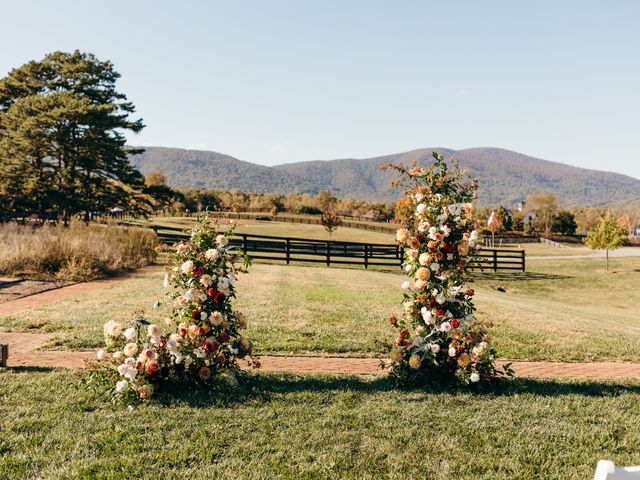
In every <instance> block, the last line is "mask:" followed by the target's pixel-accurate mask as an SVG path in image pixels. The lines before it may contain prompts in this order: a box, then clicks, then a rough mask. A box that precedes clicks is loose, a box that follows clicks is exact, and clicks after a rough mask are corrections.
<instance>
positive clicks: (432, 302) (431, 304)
mask: <svg viewBox="0 0 640 480" xmlns="http://www.w3.org/2000/svg"><path fill="white" fill-rule="evenodd" d="M438 306H440V304H439V303H438V302H437V300H436V299H435V298H432V299H431V300H429V308H435V307H438Z"/></svg>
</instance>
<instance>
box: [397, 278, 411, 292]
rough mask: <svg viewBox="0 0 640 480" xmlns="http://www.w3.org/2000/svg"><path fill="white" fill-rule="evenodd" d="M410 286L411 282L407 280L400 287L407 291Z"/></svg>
mask: <svg viewBox="0 0 640 480" xmlns="http://www.w3.org/2000/svg"><path fill="white" fill-rule="evenodd" d="M410 285H411V283H410V282H409V280H405V281H404V282H402V285H400V288H402V289H403V290H407V289H408V288H409V286H410Z"/></svg>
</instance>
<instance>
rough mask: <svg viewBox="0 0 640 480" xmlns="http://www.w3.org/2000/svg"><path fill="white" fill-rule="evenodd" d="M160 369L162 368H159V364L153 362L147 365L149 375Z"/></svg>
mask: <svg viewBox="0 0 640 480" xmlns="http://www.w3.org/2000/svg"><path fill="white" fill-rule="evenodd" d="M158 368H160V367H159V366H158V364H157V363H156V362H151V363H149V364H147V372H149V373H154V372H156V371H158Z"/></svg>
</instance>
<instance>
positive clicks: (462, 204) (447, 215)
mask: <svg viewBox="0 0 640 480" xmlns="http://www.w3.org/2000/svg"><path fill="white" fill-rule="evenodd" d="M433 157H434V159H435V161H434V163H433V164H432V165H431V166H430V167H429V168H421V167H419V166H417V165H414V166H413V167H412V168H406V167H404V166H401V165H386V166H385V168H391V169H394V170H396V171H397V172H399V174H400V179H399V180H397V181H395V182H394V184H395V185H400V184H402V185H404V186H405V187H406V190H405V193H406V194H407V199H406V200H405V205H407V204H410V205H411V209H410V212H411V214H410V215H407V216H405V220H404V225H403V226H402V228H400V229H399V230H398V231H397V234H396V240H397V241H398V243H399V244H401V245H402V246H403V247H404V249H405V252H404V261H403V268H404V271H405V272H406V274H407V275H408V276H409V277H410V280H407V281H405V282H404V283H403V285H402V288H403V289H404V290H405V293H404V302H403V307H404V314H403V316H402V317H401V318H400V319H398V318H397V317H395V316H394V317H391V318H390V319H389V322H390V323H391V325H393V326H394V327H396V328H397V329H398V330H399V335H398V337H397V338H396V340H395V345H394V347H393V348H392V350H391V354H390V356H391V361H390V366H389V367H390V372H391V374H392V375H393V376H395V377H396V378H397V379H398V380H399V381H401V382H402V383H419V382H426V383H448V382H456V381H457V382H463V383H466V384H479V383H486V382H491V381H493V380H495V379H497V378H500V377H504V376H511V375H513V372H512V371H511V369H510V368H509V366H508V365H507V366H505V367H504V368H503V370H498V369H497V368H496V366H495V356H496V352H495V350H494V349H493V348H492V345H491V337H490V336H489V333H488V332H487V330H486V328H485V327H484V326H483V325H481V324H480V323H479V322H478V321H476V320H475V317H474V312H475V307H474V305H473V301H472V298H473V295H474V293H475V292H474V290H473V289H465V287H464V285H465V283H466V282H467V281H468V267H469V263H470V261H471V260H472V258H473V255H474V253H475V252H476V251H477V249H478V248H479V246H478V243H477V241H478V234H477V232H476V231H475V229H474V220H473V204H472V201H473V199H475V198H476V190H477V182H476V181H475V180H473V179H471V178H470V177H468V175H467V174H466V173H465V172H464V171H462V170H461V169H460V166H459V164H458V163H457V162H455V161H451V162H450V164H449V163H448V162H447V161H446V160H445V159H444V157H443V156H441V155H439V154H437V153H435V152H434V154H433Z"/></svg>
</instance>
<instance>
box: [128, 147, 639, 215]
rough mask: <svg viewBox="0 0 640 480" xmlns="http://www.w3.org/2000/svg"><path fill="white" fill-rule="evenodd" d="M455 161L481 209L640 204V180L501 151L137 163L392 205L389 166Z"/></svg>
mask: <svg viewBox="0 0 640 480" xmlns="http://www.w3.org/2000/svg"><path fill="white" fill-rule="evenodd" d="M433 150H437V151H439V152H441V153H443V154H446V155H453V156H455V157H456V158H457V159H459V160H460V162H461V164H462V165H463V166H464V167H466V168H468V169H469V170H470V172H471V174H472V175H473V176H475V177H476V178H477V179H478V180H479V182H480V192H479V194H480V201H479V203H480V204H485V205H496V204H504V205H507V206H513V205H515V204H517V203H518V202H519V201H521V200H524V199H525V198H526V197H527V195H528V194H529V193H532V192H538V191H542V190H546V191H552V192H554V193H556V194H557V195H558V196H560V197H561V198H562V199H563V201H564V203H566V204H577V205H582V206H611V205H617V204H620V203H623V202H626V201H629V200H633V199H638V198H640V180H638V179H635V178H632V177H628V176H625V175H621V174H617V173H611V172H603V171H597V170H588V169H584V168H577V167H572V166H569V165H564V164H562V163H557V162H550V161H547V160H541V159H538V158H534V157H529V156H527V155H523V154H520V153H516V152H512V151H509V150H503V149H499V148H470V149H465V150H457V151H456V150H450V149H446V148H423V149H419V150H413V151H410V152H405V153H399V154H393V155H386V156H382V157H376V158H367V159H340V160H316V161H308V162H297V163H289V164H285V165H278V166H275V167H266V166H263V165H257V164H254V163H250V162H246V161H242V160H238V159H236V158H234V157H231V156H228V155H223V154H221V153H216V152H205V151H198V150H183V149H178V148H164V147H146V152H145V153H144V154H142V155H138V156H135V157H132V163H133V164H134V165H135V166H136V167H138V168H139V169H140V170H141V171H142V172H143V173H148V172H149V171H151V170H161V171H162V172H164V173H165V174H166V175H167V178H168V181H169V184H170V185H171V186H173V187H197V188H219V189H225V190H230V189H234V188H237V189H239V190H243V191H254V192H265V193H266V192H274V193H283V194H284V193H291V192H297V193H317V192H319V191H320V190H324V189H328V190H331V191H333V192H334V193H335V194H336V195H337V196H339V197H351V198H360V199H366V200H377V201H394V200H395V199H396V198H398V196H399V192H398V191H396V190H394V189H392V188H391V186H390V180H391V174H390V173H389V172H386V173H385V172H381V171H380V166H381V165H383V164H384V163H387V162H394V163H396V162H404V163H411V162H413V161H414V160H417V161H418V162H419V163H420V164H422V165H425V164H427V162H429V161H430V159H431V152H432V151H433Z"/></svg>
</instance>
